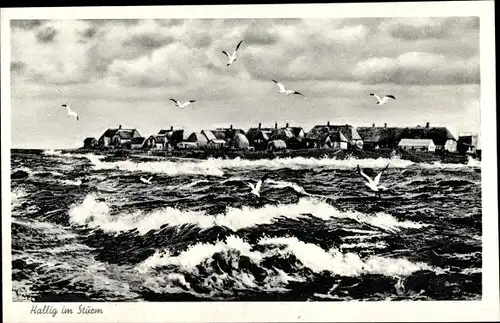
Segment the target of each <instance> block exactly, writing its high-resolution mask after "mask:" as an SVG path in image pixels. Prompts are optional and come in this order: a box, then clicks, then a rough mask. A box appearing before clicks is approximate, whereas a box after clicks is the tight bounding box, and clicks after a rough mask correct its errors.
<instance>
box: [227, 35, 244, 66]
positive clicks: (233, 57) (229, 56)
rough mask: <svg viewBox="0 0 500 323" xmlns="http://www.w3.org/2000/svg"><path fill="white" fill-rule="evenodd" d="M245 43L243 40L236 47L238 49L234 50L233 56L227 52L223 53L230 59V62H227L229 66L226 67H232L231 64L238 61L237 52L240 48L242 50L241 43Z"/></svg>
mask: <svg viewBox="0 0 500 323" xmlns="http://www.w3.org/2000/svg"><path fill="white" fill-rule="evenodd" d="M242 42H243V40H241V41H240V42H239V43H238V45H236V49H235V50H234V52H233V54H232V55H229V54H228V53H227V52H226V51H225V50H223V51H222V53H223V54H224V55H226V56H227V58H228V59H229V61H228V62H227V65H226V66H230V65H231V64H233V63H234V61H236V51H237V50H238V48H240V45H241V43H242Z"/></svg>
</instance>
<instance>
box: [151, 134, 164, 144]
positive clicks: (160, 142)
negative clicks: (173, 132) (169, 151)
mask: <svg viewBox="0 0 500 323" xmlns="http://www.w3.org/2000/svg"><path fill="white" fill-rule="evenodd" d="M153 137H154V138H155V140H156V142H157V143H159V144H163V143H165V141H166V140H167V138H166V137H165V136H163V135H154V136H153Z"/></svg>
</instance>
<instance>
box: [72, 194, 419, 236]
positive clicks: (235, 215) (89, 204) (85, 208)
mask: <svg viewBox="0 0 500 323" xmlns="http://www.w3.org/2000/svg"><path fill="white" fill-rule="evenodd" d="M69 215H70V219H71V221H72V222H73V223H75V224H78V225H87V226H89V227H92V228H100V229H102V230H104V231H107V232H121V231H129V230H135V229H137V230H138V231H139V233H140V234H145V233H147V232H149V231H150V230H156V229H159V228H160V227H161V226H162V225H165V224H168V225H172V226H179V225H184V224H193V225H196V226H198V227H200V228H202V229H208V228H212V227H214V226H222V227H226V228H229V229H231V230H233V231H237V230H239V229H242V228H248V227H254V226H257V225H261V224H271V223H273V222H274V220H275V219H277V218H280V217H285V218H289V219H298V218H301V217H306V216H308V215H312V216H314V217H318V218H320V219H322V220H325V221H328V220H330V219H332V218H347V219H351V220H354V221H356V222H358V223H363V224H367V225H370V226H373V227H377V228H380V229H383V230H386V231H389V232H397V231H399V230H400V229H401V228H405V229H419V228H422V227H424V226H427V224H423V223H416V222H412V221H408V220H405V221H399V220H397V219H396V218H394V217H393V216H391V215H389V214H387V213H376V214H373V215H369V214H363V213H360V212H355V211H339V210H338V209H336V208H335V207H333V206H332V205H330V204H328V203H325V202H323V201H317V200H316V199H313V198H302V199H300V200H299V202H298V203H294V204H279V205H265V206H264V207H261V208H252V207H248V206H243V207H240V208H232V207H228V208H227V209H226V212H225V213H223V214H217V215H210V214H206V213H205V212H204V211H182V210H178V209H176V208H172V207H165V208H162V209H158V210H155V211H152V212H149V213H146V212H142V211H136V212H133V213H128V214H117V215H111V212H110V208H109V206H108V204H107V203H106V202H98V201H97V197H96V196H95V195H94V194H90V195H87V196H86V197H85V199H84V200H83V202H82V203H81V204H78V205H76V206H73V207H72V208H71V209H70V211H69Z"/></svg>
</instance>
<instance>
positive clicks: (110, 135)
mask: <svg viewBox="0 0 500 323" xmlns="http://www.w3.org/2000/svg"><path fill="white" fill-rule="evenodd" d="M140 136H141V134H140V133H139V131H138V130H137V129H124V128H122V126H121V125H120V126H118V128H117V129H111V128H109V129H107V130H106V131H105V132H104V133H103V134H102V135H101V137H99V140H98V141H97V145H98V146H100V147H122V148H129V147H130V141H131V140H132V138H135V137H140Z"/></svg>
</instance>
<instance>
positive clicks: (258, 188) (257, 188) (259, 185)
mask: <svg viewBox="0 0 500 323" xmlns="http://www.w3.org/2000/svg"><path fill="white" fill-rule="evenodd" d="M261 186H262V180H260V179H259V181H258V182H257V184H255V190H256V191H257V192H259V191H260V187H261Z"/></svg>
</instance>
